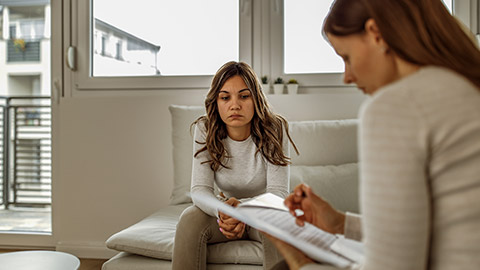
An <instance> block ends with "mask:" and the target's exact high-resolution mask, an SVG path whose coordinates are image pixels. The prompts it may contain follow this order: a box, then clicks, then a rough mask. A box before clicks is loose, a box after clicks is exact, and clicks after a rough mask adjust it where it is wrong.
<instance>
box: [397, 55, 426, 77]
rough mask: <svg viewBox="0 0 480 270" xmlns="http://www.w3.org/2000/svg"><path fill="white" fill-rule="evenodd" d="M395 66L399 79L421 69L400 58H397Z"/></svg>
mask: <svg viewBox="0 0 480 270" xmlns="http://www.w3.org/2000/svg"><path fill="white" fill-rule="evenodd" d="M395 64H396V66H397V71H398V79H402V78H405V77H407V76H408V75H411V74H413V73H415V72H417V71H418V70H419V69H420V66H419V65H417V64H413V63H410V62H407V61H405V60H403V59H401V58H400V57H396V58H395Z"/></svg>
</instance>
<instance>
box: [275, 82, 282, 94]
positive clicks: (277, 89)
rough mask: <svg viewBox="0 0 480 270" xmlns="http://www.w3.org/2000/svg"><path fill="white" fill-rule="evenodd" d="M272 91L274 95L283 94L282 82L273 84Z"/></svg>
mask: <svg viewBox="0 0 480 270" xmlns="http://www.w3.org/2000/svg"><path fill="white" fill-rule="evenodd" d="M273 92H274V93H275V95H281V94H283V84H274V85H273Z"/></svg>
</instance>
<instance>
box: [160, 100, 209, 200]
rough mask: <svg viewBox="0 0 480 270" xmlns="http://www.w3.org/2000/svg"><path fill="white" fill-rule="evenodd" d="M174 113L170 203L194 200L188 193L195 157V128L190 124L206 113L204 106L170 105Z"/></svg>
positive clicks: (171, 111) (171, 112)
mask: <svg viewBox="0 0 480 270" xmlns="http://www.w3.org/2000/svg"><path fill="white" fill-rule="evenodd" d="M168 109H169V110H170V114H171V115H172V144H173V191H172V195H171V197H170V204H181V203H189V202H192V200H191V199H190V197H188V196H187V193H188V192H190V183H191V178H192V158H193V129H192V131H191V132H190V126H191V125H192V123H193V121H195V120H196V119H197V118H198V117H199V116H201V115H203V114H205V108H204V107H202V106H179V105H170V106H169V107H168Z"/></svg>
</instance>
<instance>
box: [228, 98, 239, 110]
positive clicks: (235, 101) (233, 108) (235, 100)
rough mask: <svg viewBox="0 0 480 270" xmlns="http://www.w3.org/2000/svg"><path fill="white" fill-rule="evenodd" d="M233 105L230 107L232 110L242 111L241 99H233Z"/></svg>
mask: <svg viewBox="0 0 480 270" xmlns="http://www.w3.org/2000/svg"><path fill="white" fill-rule="evenodd" d="M231 100H232V103H231V105H230V109H231V110H239V109H240V107H241V106H240V102H239V99H238V98H237V97H232V99H231Z"/></svg>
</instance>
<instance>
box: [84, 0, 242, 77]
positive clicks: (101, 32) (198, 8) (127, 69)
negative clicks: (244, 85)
mask: <svg viewBox="0 0 480 270" xmlns="http://www.w3.org/2000/svg"><path fill="white" fill-rule="evenodd" d="M125 3H127V2H119V1H117V0H94V1H93V18H94V19H93V20H94V21H93V29H92V31H91V38H92V39H93V48H92V57H93V59H92V60H93V66H92V71H93V76H142V75H162V76H171V75H189V76H190V75H212V74H214V73H215V71H216V70H217V69H218V67H220V66H221V65H222V64H223V63H225V62H227V61H230V60H237V61H238V59H239V1H238V0H228V1H225V0H208V1H198V0H176V1H170V0H137V1H135V2H128V4H125ZM112 11H114V12H112ZM122 43H124V44H125V46H123V47H122V46H121V44H122Z"/></svg>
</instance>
